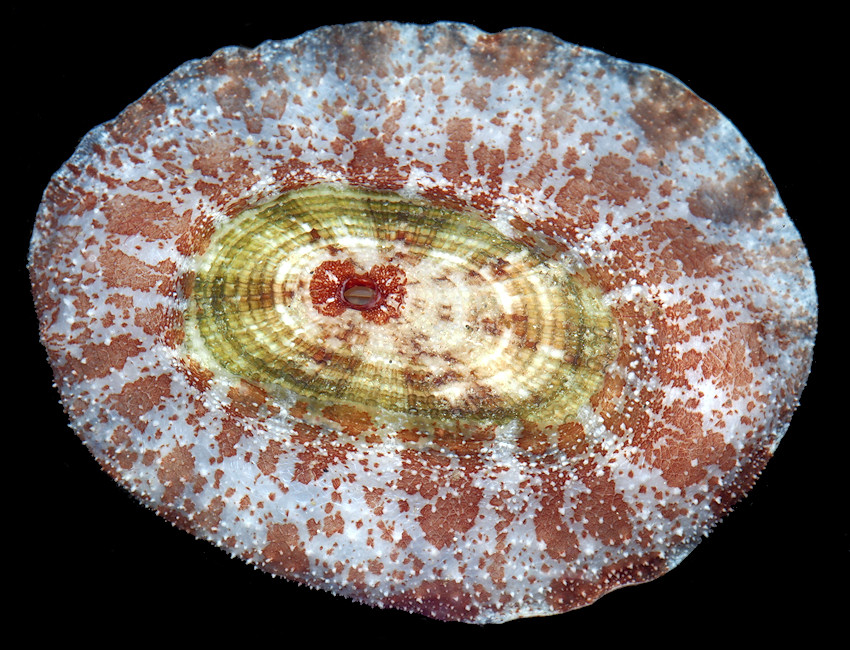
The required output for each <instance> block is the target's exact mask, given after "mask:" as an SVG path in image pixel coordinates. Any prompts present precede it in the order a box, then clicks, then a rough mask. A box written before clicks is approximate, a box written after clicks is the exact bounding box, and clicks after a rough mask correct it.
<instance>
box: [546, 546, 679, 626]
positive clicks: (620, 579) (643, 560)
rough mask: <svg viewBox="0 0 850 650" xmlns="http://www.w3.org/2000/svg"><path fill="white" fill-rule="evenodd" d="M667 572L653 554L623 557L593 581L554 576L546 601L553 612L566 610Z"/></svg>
mask: <svg viewBox="0 0 850 650" xmlns="http://www.w3.org/2000/svg"><path fill="white" fill-rule="evenodd" d="M666 571H667V565H666V564H665V562H664V560H663V559H662V558H660V557H658V555H657V554H656V553H652V554H649V555H645V556H641V557H630V558H624V559H622V560H620V561H619V562H616V563H615V564H613V565H611V566H608V567H606V568H605V569H603V570H602V573H601V574H600V576H599V579H598V580H595V581H593V582H591V581H589V580H581V579H578V578H572V577H569V576H563V577H559V578H556V579H555V580H553V581H552V582H551V583H550V585H549V594H548V596H547V600H548V602H549V604H550V605H551V606H552V607H553V608H554V609H555V610H556V611H559V612H566V611H569V610H571V609H576V608H578V607H583V606H585V605H589V604H590V603H592V602H594V601H595V600H596V599H598V598H599V597H600V596H602V595H604V594H606V593H608V592H609V591H611V590H612V589H616V588H617V587H620V586H623V585H631V584H639V583H641V582H647V581H649V580H653V579H654V578H657V577H658V576H660V575H662V574H663V573H665V572H666Z"/></svg>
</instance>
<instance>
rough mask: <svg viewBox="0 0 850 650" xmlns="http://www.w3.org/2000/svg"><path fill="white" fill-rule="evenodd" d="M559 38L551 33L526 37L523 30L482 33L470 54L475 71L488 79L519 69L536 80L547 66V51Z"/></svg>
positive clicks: (556, 44)
mask: <svg viewBox="0 0 850 650" xmlns="http://www.w3.org/2000/svg"><path fill="white" fill-rule="evenodd" d="M559 44H560V41H559V40H558V39H557V38H555V37H554V36H552V35H551V34H540V33H538V34H535V37H534V38H533V39H529V38H528V32H527V31H525V30H521V29H518V30H508V31H504V32H500V33H498V34H482V35H480V36H479V37H478V40H477V41H476V42H475V45H473V47H472V49H471V51H470V54H471V56H472V65H474V66H475V70H476V71H477V72H478V74H480V75H483V76H485V77H490V78H491V79H496V78H498V77H502V76H506V75H509V74H511V72H514V71H516V72H518V73H519V74H521V75H523V76H524V77H526V78H528V79H537V78H539V77H540V76H541V73H542V71H543V70H544V69H547V68H548V67H549V61H548V54H549V52H550V51H552V49H554V48H555V47H557V46H558V45H559Z"/></svg>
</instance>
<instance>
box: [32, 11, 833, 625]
mask: <svg viewBox="0 0 850 650" xmlns="http://www.w3.org/2000/svg"><path fill="white" fill-rule="evenodd" d="M414 98H415V99H414ZM30 270H31V275H32V280H33V290H34V294H35V298H36V305H37V309H38V312H39V318H40V321H41V328H42V330H41V331H42V340H43V342H44V344H45V346H46V348H47V350H48V354H49V356H50V360H51V364H52V366H53V368H54V373H55V377H56V383H57V384H58V386H59V389H60V393H61V395H62V400H63V403H64V405H65V408H66V410H67V411H68V413H69V416H70V418H71V422H72V426H73V427H74V428H75V430H76V431H77V432H78V434H79V435H80V436H81V437H82V438H83V439H84V440H85V441H86V443H87V445H88V447H89V449H90V450H91V451H92V453H93V454H95V456H96V457H97V458H98V460H99V462H101V464H103V465H104V466H105V467H106V468H107V469H108V471H109V472H110V474H111V475H113V476H114V477H115V478H116V479H117V480H118V481H119V482H121V483H122V484H123V485H125V486H126V487H128V488H129V489H131V490H133V492H134V493H135V494H136V495H137V496H139V497H140V498H141V499H142V500H143V501H144V502H145V503H147V504H148V505H150V506H151V507H153V508H155V509H156V510H157V511H158V512H159V513H160V514H162V515H163V516H166V517H167V518H169V519H170V520H172V521H175V522H176V523H177V524H178V525H179V526H180V527H182V528H184V529H186V530H189V531H190V532H192V533H193V534H195V535H197V536H198V537H202V538H205V539H208V540H210V541H212V542H214V543H216V544H218V545H220V546H222V547H224V548H225V549H227V550H228V551H230V552H231V553H232V554H234V555H239V556H240V557H242V558H243V559H245V560H246V561H248V562H252V563H255V564H257V565H258V566H260V567H261V568H263V569H265V570H267V571H270V572H273V573H277V574H280V575H284V576H286V577H288V578H290V579H294V580H297V581H300V582H303V583H306V584H309V585H311V586H316V587H319V588H323V589H328V590H331V591H334V592H335V593H339V594H343V595H347V596H350V597H352V598H355V599H358V600H362V601H364V602H369V603H373V604H379V605H382V606H388V607H398V608H401V609H407V610H410V611H416V612H419V613H422V614H425V615H427V616H432V617H435V618H441V619H449V620H463V621H470V622H499V621H505V620H510V619H512V618H517V617H523V616H536V615H545V614H552V613H557V612H561V611H566V610H568V609H572V608H575V607H578V606H582V605H585V604H588V603H590V602H592V601H593V600H595V599H596V598H598V597H599V596H601V595H602V594H604V593H606V592H608V591H610V590H611V589H614V588H616V587H618V586H622V585H625V584H632V583H636V582H642V581H645V580H648V579H651V578H653V577H656V576H658V575H660V574H662V573H664V572H666V571H667V570H669V569H670V568H672V567H673V566H675V565H676V564H677V563H678V562H679V561H681V559H682V558H683V557H684V556H685V555H687V553H688V552H690V550H691V549H692V548H693V547H694V546H695V545H696V544H697V543H698V542H699V540H700V538H701V537H702V535H703V534H704V533H705V532H706V531H707V530H709V529H710V527H711V526H712V525H713V524H714V523H715V522H716V521H717V519H718V518H719V517H721V516H722V515H723V514H724V513H725V512H727V511H728V509H729V508H730V507H731V506H732V505H733V504H734V503H735V502H736V501H737V500H738V499H740V498H741V496H742V495H743V493H744V492H746V490H747V489H748V488H749V486H750V485H751V484H752V482H753V481H754V479H755V477H756V476H757V474H758V472H759V471H760V470H761V469H762V467H763V466H764V464H765V463H766V462H767V460H768V458H769V457H770V455H771V454H772V452H773V450H774V449H775V447H776V445H777V444H778V442H779V439H780V438H781V436H782V434H783V433H784V431H785V429H786V428H787V425H788V421H789V419H790V415H791V412H792V411H793V408H794V406H795V405H796V401H797V399H798V397H799V394H800V392H801V391H802V387H803V385H804V383H805V379H806V376H807V374H808V369H809V366H810V363H811V351H812V345H813V340H814V332H815V324H816V297H815V293H814V280H813V275H812V272H811V269H810V266H809V263H808V259H807V256H806V252H805V249H804V248H803V245H802V242H801V241H800V239H799V235H798V234H797V232H796V230H795V229H794V227H793V225H792V224H791V222H790V220H789V219H788V217H787V215H786V214H785V211H784V208H783V206H782V204H781V202H780V200H779V197H778V195H777V193H776V190H775V188H774V187H773V185H772V183H771V181H770V179H769V177H768V176H767V174H766V172H765V171H764V169H763V168H762V166H761V163H760V161H759V160H758V158H757V157H756V156H755V154H754V153H753V152H752V151H751V149H750V148H749V146H748V145H746V143H745V142H744V141H743V139H742V138H741V136H740V134H738V132H737V131H736V130H735V129H734V127H732V126H731V124H729V123H728V121H726V120H725V119H724V118H723V117H722V116H720V115H719V114H718V113H717V112H716V111H715V110H714V109H713V108H712V107H710V106H708V105H707V104H705V103H704V102H702V101H701V100H699V99H698V98H696V97H695V96H694V95H693V94H691V93H690V92H689V91H687V89H685V88H684V87H683V86H681V84H679V82H677V81H676V80H674V79H672V78H671V77H669V76H667V75H665V74H663V73H660V72H658V71H656V70H652V69H650V68H646V67H644V66H639V65H634V64H629V63H624V62H622V61H618V60H615V59H611V58H610V57H607V56H605V55H603V54H600V53H598V52H594V51H590V50H586V49H582V48H578V47H576V46H572V45H569V44H566V43H563V42H561V41H559V40H557V39H556V38H554V37H552V36H550V35H548V34H545V33H543V32H538V31H534V30H527V29H521V30H509V31H507V32H503V33H501V34H495V35H491V34H485V33H483V32H480V31H478V30H476V29H475V28H472V27H469V26H466V25H457V24H438V25H432V26H427V27H422V26H416V25H398V24H358V25H349V26H343V27H330V28H323V29H320V30H316V31H314V32H310V33H308V34H305V35H304V36H302V37H299V38H296V39H293V40H291V41H286V42H281V43H265V44H263V45H262V46H260V47H259V48H257V49H256V50H244V49H237V48H228V49H225V50H221V51H219V52H218V53H216V54H214V55H213V56H212V57H210V58H208V59H205V60H202V61H194V62H190V63H187V64H185V65H184V66H181V68H179V69H178V70H177V71H175V72H174V73H172V74H171V75H169V77H167V78H166V79H164V80H163V81H162V82H160V83H159V84H157V85H156V86H155V87H154V88H153V89H151V91H150V92H149V93H148V94H146V95H145V96H144V97H143V98H142V99H140V100H139V101H138V102H136V103H135V104H133V105H131V106H130V107H129V108H128V109H127V110H126V111H125V112H123V113H122V114H121V115H120V116H119V117H118V118H116V120H114V121H112V122H110V123H108V124H106V125H103V126H101V127H98V128H96V129H95V130H94V131H92V132H91V133H90V134H89V135H88V136H86V138H85V139H84V140H83V142H82V143H81V144H80V147H79V148H78V150H77V152H76V153H75V154H74V156H73V157H72V158H71V160H69V161H68V163H66V164H65V166H63V168H62V169H61V170H60V171H59V172H58V173H57V174H56V176H54V178H53V180H52V181H51V184H50V185H49V186H48V188H47V190H46V192H45V197H44V201H43V202H42V205H41V208H40V210H39V215H38V220H37V224H36V230H35V232H34V234H33V241H32V248H31V256H30Z"/></svg>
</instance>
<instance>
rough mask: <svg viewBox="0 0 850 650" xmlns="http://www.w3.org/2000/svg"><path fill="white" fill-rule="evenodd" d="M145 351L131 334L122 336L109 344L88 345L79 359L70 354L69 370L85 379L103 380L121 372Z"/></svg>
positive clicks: (84, 347)
mask: <svg viewBox="0 0 850 650" xmlns="http://www.w3.org/2000/svg"><path fill="white" fill-rule="evenodd" d="M144 351H145V349H144V347H143V346H142V342H141V341H139V340H137V339H134V338H133V337H132V336H131V335H129V334H120V335H118V336H116V337H115V338H113V339H112V340H111V341H110V342H109V344H106V343H86V344H85V345H83V346H82V354H81V355H80V356H79V357H77V356H76V355H72V354H68V355H67V360H68V368H69V369H70V371H72V372H76V373H77V374H78V375H79V376H80V377H81V378H83V379H102V378H103V377H106V376H107V375H108V374H110V373H111V372H114V371H116V370H121V369H122V368H123V367H124V364H125V363H126V362H127V359H129V358H131V357H134V356H136V355H138V354H140V353H141V352H144ZM66 372H67V371H66Z"/></svg>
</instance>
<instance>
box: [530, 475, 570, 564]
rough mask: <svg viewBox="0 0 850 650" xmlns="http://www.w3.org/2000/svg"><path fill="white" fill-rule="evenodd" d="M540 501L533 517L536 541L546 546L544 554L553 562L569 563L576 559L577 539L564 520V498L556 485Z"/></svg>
mask: <svg viewBox="0 0 850 650" xmlns="http://www.w3.org/2000/svg"><path fill="white" fill-rule="evenodd" d="M553 485H554V487H555V489H553V490H551V493H548V494H546V495H544V496H543V498H542V499H541V500H540V509H539V510H538V511H537V513H536V514H535V516H534V530H535V531H536V533H537V539H539V540H540V541H541V542H543V543H544V544H546V553H548V554H549V557H551V558H552V559H555V560H566V561H568V562H571V561H573V560H575V559H576V558H577V557H578V553H579V550H578V538H577V537H576V535H575V533H573V532H572V531H571V530H569V529H568V528H567V522H566V521H565V520H564V515H563V507H564V496H563V494H561V492H560V491H559V490H558V489H557V483H554V484H553Z"/></svg>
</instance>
